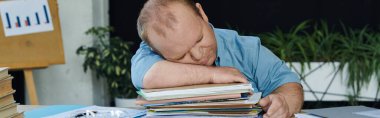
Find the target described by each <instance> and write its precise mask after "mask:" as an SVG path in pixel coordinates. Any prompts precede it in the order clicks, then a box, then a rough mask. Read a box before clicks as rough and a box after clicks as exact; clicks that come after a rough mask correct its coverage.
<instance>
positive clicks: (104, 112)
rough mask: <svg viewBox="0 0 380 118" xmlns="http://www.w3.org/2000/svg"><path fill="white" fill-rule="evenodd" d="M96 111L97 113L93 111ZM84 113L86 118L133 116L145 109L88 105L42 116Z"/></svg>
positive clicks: (70, 117) (54, 117)
mask: <svg viewBox="0 0 380 118" xmlns="http://www.w3.org/2000/svg"><path fill="white" fill-rule="evenodd" d="M93 111H96V112H97V113H94V112H93ZM82 113H86V115H87V116H82V117H87V118H134V117H138V116H143V115H145V114H146V110H137V109H129V108H117V107H100V106H89V107H84V108H80V109H75V110H72V111H67V112H63V113H60V114H56V115H52V116H48V117H44V118H75V117H76V116H77V115H78V114H82ZM82 117H81V118H82Z"/></svg>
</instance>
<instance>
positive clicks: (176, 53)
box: [148, 4, 217, 65]
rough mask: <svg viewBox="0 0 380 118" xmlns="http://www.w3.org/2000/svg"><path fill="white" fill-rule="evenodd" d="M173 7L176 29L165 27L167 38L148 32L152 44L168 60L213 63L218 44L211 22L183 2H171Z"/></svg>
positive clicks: (188, 62)
mask: <svg viewBox="0 0 380 118" xmlns="http://www.w3.org/2000/svg"><path fill="white" fill-rule="evenodd" d="M170 10H172V12H173V14H174V16H175V17H176V18H177V23H176V24H174V26H173V27H174V29H166V30H165V31H164V32H165V34H166V35H165V37H164V36H161V35H157V33H155V32H152V33H149V35H148V37H149V39H150V41H151V44H152V45H154V47H155V48H156V49H157V50H158V52H160V54H161V55H162V56H163V57H164V58H165V59H166V60H168V61H172V62H178V63H186V64H197V65H212V64H213V63H214V61H215V58H216V48H217V47H216V40H215V35H214V32H213V30H212V28H211V27H210V26H209V24H208V21H207V20H204V19H202V17H201V16H198V15H197V14H195V13H194V12H193V11H191V9H190V8H188V7H185V6H183V5H181V4H177V5H171V6H170ZM202 12H203V11H202Z"/></svg>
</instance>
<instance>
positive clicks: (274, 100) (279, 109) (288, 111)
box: [259, 83, 303, 118]
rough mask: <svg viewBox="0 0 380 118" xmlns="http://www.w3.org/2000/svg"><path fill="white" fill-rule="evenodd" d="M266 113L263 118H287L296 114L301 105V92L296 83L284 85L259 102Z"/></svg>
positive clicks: (300, 87)
mask: <svg viewBox="0 0 380 118" xmlns="http://www.w3.org/2000/svg"><path fill="white" fill-rule="evenodd" d="M259 104H260V106H262V108H263V110H264V111H266V113H265V114H264V118H269V117H270V118H288V117H291V116H292V115H293V114H294V113H298V112H299V111H300V110H301V108H302V104H303V90H302V86H301V85H300V84H298V83H286V84H284V85H282V86H280V87H279V88H277V89H276V90H275V91H274V92H273V93H272V94H270V95H268V96H267V97H265V98H263V99H261V100H260V102H259Z"/></svg>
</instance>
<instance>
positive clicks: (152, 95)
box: [136, 83, 261, 117]
mask: <svg viewBox="0 0 380 118" xmlns="http://www.w3.org/2000/svg"><path fill="white" fill-rule="evenodd" d="M137 93H138V94H139V97H138V98H137V100H136V104H137V105H142V106H144V107H146V108H147V110H148V112H147V116H148V117H149V116H174V115H176V116H177V115H183V116H194V115H195V116H210V115H212V116H227V117H231V116H249V117H257V115H258V113H260V112H261V108H260V107H259V106H257V105H256V104H257V103H258V101H259V100H260V98H261V93H253V88H252V86H251V84H239V83H234V84H205V85H193V86H183V87H174V88H163V89H141V90H140V91H137Z"/></svg>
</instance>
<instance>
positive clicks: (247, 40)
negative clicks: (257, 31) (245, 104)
mask: <svg viewBox="0 0 380 118" xmlns="http://www.w3.org/2000/svg"><path fill="white" fill-rule="evenodd" d="M215 35H216V38H219V40H223V42H225V43H227V44H231V43H232V44H233V43H234V44H238V45H241V46H243V47H252V46H257V45H260V44H261V43H260V38H259V37H257V36H241V35H239V33H238V32H237V31H235V30H230V29H220V28H215Z"/></svg>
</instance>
